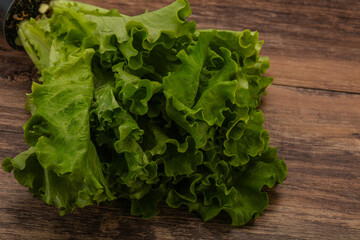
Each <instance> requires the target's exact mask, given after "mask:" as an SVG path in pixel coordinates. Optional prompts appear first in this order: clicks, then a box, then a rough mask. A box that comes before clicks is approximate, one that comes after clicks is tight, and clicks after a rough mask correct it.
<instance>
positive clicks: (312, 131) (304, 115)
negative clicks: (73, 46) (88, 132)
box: [0, 0, 360, 239]
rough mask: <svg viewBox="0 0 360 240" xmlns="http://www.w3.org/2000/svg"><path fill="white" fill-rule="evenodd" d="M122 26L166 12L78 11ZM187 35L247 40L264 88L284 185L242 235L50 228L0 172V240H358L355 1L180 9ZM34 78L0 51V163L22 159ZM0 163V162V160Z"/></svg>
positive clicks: (108, 225) (117, 4) (117, 221)
mask: <svg viewBox="0 0 360 240" xmlns="http://www.w3.org/2000/svg"><path fill="white" fill-rule="evenodd" d="M84 2H87V3H93V4H98V5H99V6H102V7H105V8H118V9H119V11H120V12H122V13H124V14H128V15H134V14H140V13H143V12H144V11H145V9H149V10H154V9H157V8H160V7H163V6H165V5H166V4H168V3H170V2H172V1H171V0H156V1H155V0H151V1H149V0H132V1H128V0H103V1H96V0H84ZM190 2H191V5H192V8H193V17H192V18H193V19H195V20H196V21H197V23H198V27H199V28H219V29H232V30H243V29H245V28H249V29H251V30H258V31H259V32H260V38H261V39H264V40H265V44H264V48H263V51H262V55H267V56H269V57H270V60H271V69H270V70H269V72H268V75H269V76H273V77H274V79H275V81H274V84H273V85H272V86H271V87H270V88H269V89H268V95H267V96H266V97H264V102H263V106H262V109H263V111H264V113H265V117H266V119H267V121H266V128H267V129H268V130H269V131H270V135H271V144H272V145H274V146H278V147H279V155H280V157H283V158H285V159H286V163H287V165H288V167H289V173H288V178H287V180H286V181H285V183H284V184H283V185H279V186H277V187H275V188H274V189H272V190H271V191H270V205H269V207H268V209H267V210H265V212H264V213H263V215H262V216H261V217H259V218H258V219H257V220H256V221H255V222H254V223H251V224H248V225H247V226H245V227H231V226H230V225H229V219H228V218H227V217H226V216H225V215H224V216H220V217H218V218H216V219H215V220H213V221H211V222H208V223H203V222H202V221H201V220H200V218H199V217H198V216H197V215H196V214H189V213H187V212H186V211H185V209H177V210H174V209H170V208H168V207H162V208H161V210H162V212H161V214H160V215H159V216H157V217H155V218H154V219H150V220H142V219H139V218H137V217H132V216H130V214H129V208H128V206H126V204H125V206H124V205H122V204H120V203H119V204H116V205H115V206H101V207H87V208H85V209H80V210H77V211H76V212H74V213H72V214H70V215H68V216H65V217H60V216H58V214H57V211H56V209H54V208H53V207H49V206H46V205H45V204H44V203H43V202H41V201H40V200H38V199H37V198H33V197H32V196H31V195H30V193H29V192H28V191H27V189H25V188H23V187H21V186H20V185H18V184H17V183H16V181H15V180H14V178H13V176H12V175H9V174H7V173H5V172H4V171H2V170H0V239H125V238H126V239H360V1H359V0H348V1H346V0H342V1H341V0H328V1H326V0H318V1H313V0H296V1H293V0H271V1H268V0H256V1H255V0H239V1H236V0H222V1H216V0H190ZM36 78H37V76H36V70H35V69H34V66H33V64H32V63H31V61H30V60H29V58H28V57H27V56H26V55H25V53H22V52H17V51H13V50H11V49H10V48H9V47H7V46H6V44H5V42H4V40H3V39H1V40H0V82H1V87H0V159H3V158H4V157H6V156H15V155H17V154H18V153H20V152H22V151H23V150H25V149H27V146H26V144H25V143H24V141H23V132H22V126H23V124H24V123H25V122H26V121H27V119H28V118H29V115H28V113H27V112H26V111H25V110H24V103H25V99H26V97H25V93H28V92H30V85H31V81H32V80H35V79H36ZM0 161H1V160H0Z"/></svg>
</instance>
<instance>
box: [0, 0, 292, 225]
mask: <svg viewBox="0 0 360 240" xmlns="http://www.w3.org/2000/svg"><path fill="white" fill-rule="evenodd" d="M51 7H52V9H53V14H52V16H51V17H50V18H43V19H41V20H38V21H36V20H34V19H32V20H30V21H26V22H23V23H21V24H20V28H19V36H20V38H21V41H22V43H23V46H24V48H25V50H26V51H27V53H28V54H29V56H30V57H31V59H32V60H33V61H34V63H35V64H36V66H37V67H38V69H39V71H40V73H41V78H40V82H41V83H33V86H32V93H31V94H29V95H28V101H27V104H26V107H27V109H28V110H29V111H30V112H31V118H30V120H29V122H28V123H26V125H25V126H24V135H25V141H26V142H27V143H28V144H29V145H30V148H29V150H27V151H25V152H23V153H20V154H19V155H18V156H17V157H15V158H12V159H11V158H6V159H5V160H4V161H3V163H2V167H3V169H4V170H5V171H7V172H11V171H13V172H14V176H15V178H16V179H17V181H18V182H19V183H20V184H22V185H24V186H26V187H28V188H29V189H30V191H31V192H32V193H33V194H34V195H37V196H39V197H40V198H41V199H43V200H44V201H45V202H46V203H47V204H51V205H55V206H57V207H58V208H59V210H60V214H67V213H70V212H71V211H72V210H74V209H75V208H76V207H84V206H86V205H91V204H93V203H94V202H98V203H99V202H103V201H112V200H114V199H117V198H125V199H128V200H129V201H130V202H131V213H132V214H133V215H139V216H142V217H144V218H148V217H153V216H154V215H156V214H158V212H159V210H158V204H159V203H160V202H166V203H167V204H168V205H169V206H170V207H174V208H178V207H179V206H181V205H185V206H187V207H188V208H189V211H195V212H198V213H199V214H200V215H201V216H202V218H203V219H204V221H208V220H210V219H212V218H214V217H216V216H217V215H218V214H219V213H220V212H221V211H225V212H227V213H228V214H229V216H230V217H231V219H232V224H233V225H236V226H239V225H243V224H245V223H247V222H248V221H249V220H250V219H251V218H256V217H258V216H259V215H260V214H261V213H262V211H263V210H264V209H265V208H266V206H267V204H268V196H267V193H266V192H264V191H262V189H263V187H264V186H267V187H268V188H271V187H273V186H274V185H275V183H281V182H282V181H283V180H284V179H285V177H286V173H287V167H286V165H285V163H284V161H283V160H279V159H278V157H277V154H276V149H275V148H271V147H269V134H268V132H267V131H266V130H264V128H263V122H264V117H263V114H262V112H261V110H259V109H258V107H259V104H260V100H261V96H262V95H263V94H264V93H265V89H266V87H268V86H269V85H270V84H271V82H272V78H270V77H264V76H262V75H263V74H264V73H265V71H266V70H267V68H269V60H268V58H266V57H260V56H259V52H260V49H261V46H262V42H261V41H259V40H258V33H257V32H251V31H249V30H245V31H242V32H234V31H224V30H221V31H217V30H196V25H195V22H193V21H187V20H186V18H187V17H188V16H189V15H190V14H191V9H190V5H189V3H188V2H187V1H186V0H177V1H175V2H174V3H172V4H170V5H169V6H167V7H165V8H163V9H159V10H157V11H154V12H146V13H144V14H142V15H139V16H133V17H130V16H126V15H122V14H119V13H118V11H116V10H111V11H108V10H106V9H101V8H98V7H95V6H92V5H87V4H83V3H77V2H73V1H67V0H58V1H54V2H52V6H51Z"/></svg>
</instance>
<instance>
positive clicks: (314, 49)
mask: <svg viewBox="0 0 360 240" xmlns="http://www.w3.org/2000/svg"><path fill="white" fill-rule="evenodd" d="M83 2H86V3H90V4H97V5H99V6H102V7H104V8H116V9H119V12H120V13H123V14H127V15H136V14H141V13H143V12H144V11H145V9H149V10H150V11H152V10H155V9H158V8H161V7H163V6H165V5H167V4H169V3H171V2H172V1H171V0H159V1H156V2H154V1H146V0H137V1H125V0H118V1H113V0H105V1H102V2H101V3H100V2H98V1H95V0H83ZM190 3H191V6H192V11H193V15H192V17H191V18H192V19H194V20H195V21H196V22H197V25H198V28H216V29H229V30H244V29H250V30H253V31H255V30H257V31H259V33H260V39H263V40H264V42H265V43H264V46H263V50H262V55H264V56H269V57H270V61H271V70H270V71H269V75H271V76H274V77H275V84H280V85H287V86H296V87H308V88H316V89H326V90H336V91H344V92H356V93H360V84H358V80H359V76H360V1H357V0H353V1H339V0H338V1H326V0H321V1H316V2H314V1H312V0H304V1H291V0H277V1H274V0H273V1H267V0H257V1H253V0H242V1H235V0H223V1H221V4H219V1H216V0H192V1H191V0H190Z"/></svg>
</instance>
